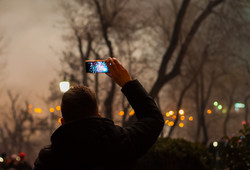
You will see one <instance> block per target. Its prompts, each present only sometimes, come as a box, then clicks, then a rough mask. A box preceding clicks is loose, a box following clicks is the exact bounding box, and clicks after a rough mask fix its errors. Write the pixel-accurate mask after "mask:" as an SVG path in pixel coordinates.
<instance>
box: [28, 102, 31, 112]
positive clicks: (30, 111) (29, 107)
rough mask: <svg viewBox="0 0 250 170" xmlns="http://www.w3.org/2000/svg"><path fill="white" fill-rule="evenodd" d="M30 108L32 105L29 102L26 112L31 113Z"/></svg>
mask: <svg viewBox="0 0 250 170" xmlns="http://www.w3.org/2000/svg"><path fill="white" fill-rule="evenodd" d="M31 108H32V105H31V104H29V105H28V113H31V112H32V111H31Z"/></svg>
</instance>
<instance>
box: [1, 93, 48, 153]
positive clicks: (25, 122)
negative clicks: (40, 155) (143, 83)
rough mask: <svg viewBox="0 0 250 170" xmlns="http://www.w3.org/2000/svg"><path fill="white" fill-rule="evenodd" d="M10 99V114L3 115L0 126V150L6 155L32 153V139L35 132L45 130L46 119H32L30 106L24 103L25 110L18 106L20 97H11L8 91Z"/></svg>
mask: <svg viewBox="0 0 250 170" xmlns="http://www.w3.org/2000/svg"><path fill="white" fill-rule="evenodd" d="M8 97H9V99H10V104H11V106H10V112H7V113H6V114H5V119H4V120H3V124H2V125H1V126H0V140H1V146H2V150H4V151H6V152H7V153H19V152H22V151H25V152H26V153H28V154H29V153H30V154H31V153H32V150H31V149H30V148H31V147H33V146H34V144H35V143H34V142H33V141H32V137H33V136H34V135H35V134H36V132H37V131H43V130H47V128H46V127H47V119H46V118H44V119H39V118H36V119H35V118H34V117H33V115H32V112H31V106H30V105H29V103H28V102H27V101H26V102H25V108H24V109H23V108H20V107H19V106H18V100H19V98H20V96H19V95H18V94H16V95H13V94H12V93H11V91H8Z"/></svg>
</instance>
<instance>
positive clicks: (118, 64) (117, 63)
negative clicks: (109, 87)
mask: <svg viewBox="0 0 250 170" xmlns="http://www.w3.org/2000/svg"><path fill="white" fill-rule="evenodd" d="M113 61H114V63H115V65H116V67H117V68H118V69H119V70H120V69H122V68H123V66H122V65H121V64H120V62H119V61H118V60H117V59H116V58H114V59H113Z"/></svg>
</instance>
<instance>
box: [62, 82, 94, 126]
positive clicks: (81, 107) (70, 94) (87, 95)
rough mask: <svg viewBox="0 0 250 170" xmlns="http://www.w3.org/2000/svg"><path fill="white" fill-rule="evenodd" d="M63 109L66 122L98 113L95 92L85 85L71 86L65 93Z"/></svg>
mask: <svg viewBox="0 0 250 170" xmlns="http://www.w3.org/2000/svg"><path fill="white" fill-rule="evenodd" d="M61 111H62V116H63V118H64V120H65V121H66V122H68V121H74V120H79V119H81V118H84V117H89V116H95V115H97V114H98V106H97V102H96V96H95V92H93V91H92V90H91V89H90V88H88V87H86V86H83V85H77V86H74V87H71V88H70V89H69V90H68V91H67V92H65V93H64V94H63V97H62V103H61Z"/></svg>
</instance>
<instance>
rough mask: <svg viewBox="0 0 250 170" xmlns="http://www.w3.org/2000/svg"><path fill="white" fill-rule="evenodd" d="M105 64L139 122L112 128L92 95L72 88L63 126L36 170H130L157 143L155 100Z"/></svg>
mask: <svg viewBox="0 0 250 170" xmlns="http://www.w3.org/2000/svg"><path fill="white" fill-rule="evenodd" d="M105 62H106V64H107V66H108V68H109V71H110V72H109V73H108V75H109V76H110V77H111V78H112V79H113V80H114V81H115V82H116V83H117V84H118V85H119V86H121V87H122V89H121V91H122V92H123V93H124V95H125V96H126V97H127V99H128V101H129V103H130V104H131V106H132V107H133V109H134V111H135V115H136V117H137V118H138V121H137V122H135V123H134V124H133V125H131V126H129V127H126V128H122V127H120V126H117V125H114V122H113V121H112V120H109V119H106V118H102V117H101V116H100V114H99V111H98V106H97V102H96V97H95V93H94V92H93V91H92V90H90V89H89V88H88V87H85V86H76V87H72V88H70V89H69V90H68V91H67V92H66V93H64V95H63V97H62V103H61V111H62V116H63V119H62V126H60V127H59V128H58V129H57V130H56V131H55V132H54V133H53V134H52V136H51V145H49V146H47V147H45V148H43V149H42V150H41V151H40V153H39V156H38V158H37V160H36V161H35V170H50V169H51V170H85V169H86V170H101V169H107V170H112V169H114V170H120V169H129V170H130V169H133V167H134V166H135V164H136V161H137V160H138V158H140V157H141V156H142V155H143V154H145V153H146V151H147V150H148V149H149V148H150V147H151V146H152V145H153V144H154V143H155V141H156V140H157V138H158V136H159V134H160V132H161V130H162V127H163V125H164V120H163V117H162V114H161V112H160V110H159V109H158V107H157V106H156V104H155V102H154V100H153V99H152V98H151V97H150V96H149V95H148V93H147V92H146V91H145V90H144V88H143V87H142V86H141V84H140V83H139V81H138V80H131V77H130V75H129V73H128V72H127V70H126V69H125V68H124V67H123V66H122V65H121V64H120V63H119V62H118V61H117V60H116V59H111V58H108V59H107V60H106V61H105Z"/></svg>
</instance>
